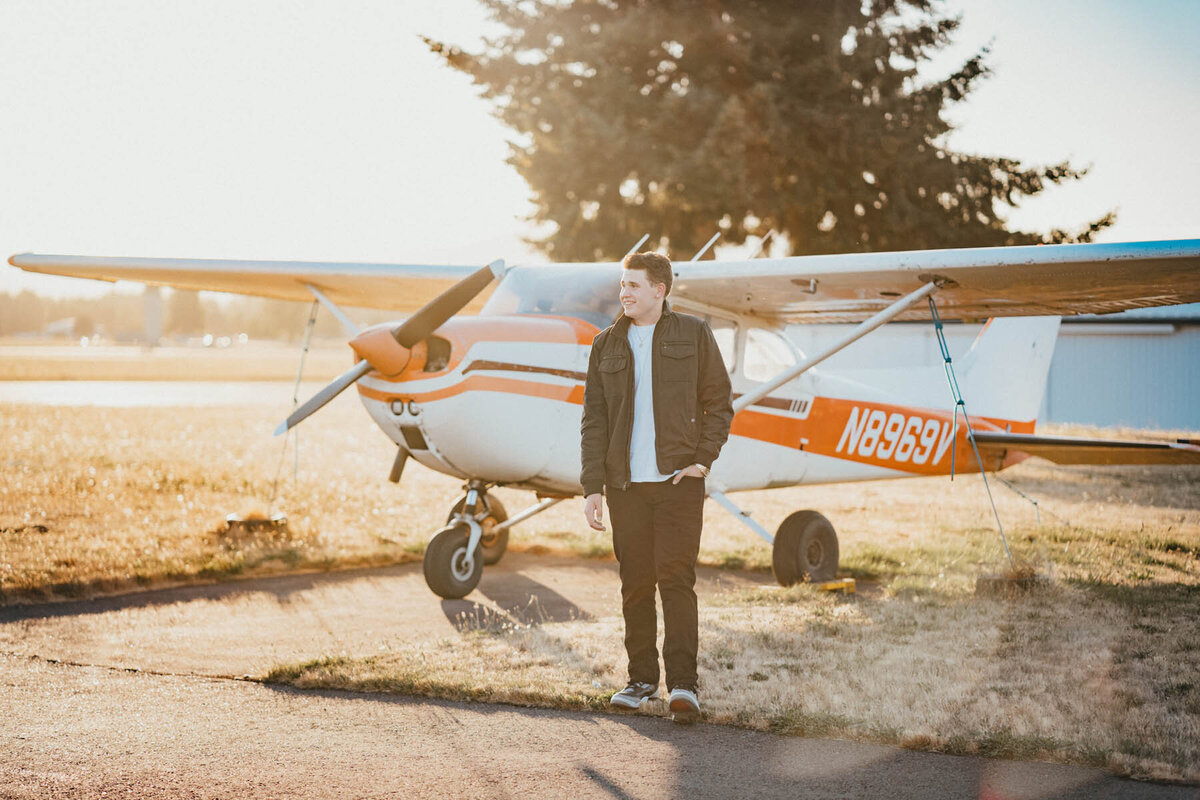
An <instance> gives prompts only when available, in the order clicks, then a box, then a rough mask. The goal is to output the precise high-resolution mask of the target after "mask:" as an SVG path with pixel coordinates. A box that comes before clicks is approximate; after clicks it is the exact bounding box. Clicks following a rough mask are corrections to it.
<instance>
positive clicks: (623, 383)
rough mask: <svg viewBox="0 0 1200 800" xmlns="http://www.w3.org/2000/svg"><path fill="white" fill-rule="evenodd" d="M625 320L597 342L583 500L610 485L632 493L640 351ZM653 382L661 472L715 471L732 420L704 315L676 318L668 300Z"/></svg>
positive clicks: (588, 398)
mask: <svg viewBox="0 0 1200 800" xmlns="http://www.w3.org/2000/svg"><path fill="white" fill-rule="evenodd" d="M629 325H630V320H629V318H628V317H626V316H622V317H621V318H620V319H618V320H617V321H616V322H614V323H613V324H612V325H610V326H609V327H608V328H605V329H604V330H602V331H600V333H598V334H596V338H595V339H593V340H592V354H591V358H590V359H589V361H588V371H587V383H586V384H585V386H584V392H583V422H582V425H581V426H580V431H581V434H582V442H581V448H580V449H581V456H582V461H583V470H582V472H581V474H580V478H579V480H580V483H581V484H583V494H584V496H585V497H586V496H588V495H592V494H598V493H600V492H601V491H602V490H603V488H604V487H605V486H609V487H614V488H618V489H627V488H628V487H629V440H630V437H631V436H632V434H633V349H632V348H631V347H630V346H629V341H628V340H627V338H626V337H627V335H628V331H629ZM652 352H653V356H652V359H653V360H652V362H651V374H652V377H651V381H652V384H653V387H654V437H655V451H656V455H657V457H658V471H659V472H661V473H663V474H664V475H669V474H671V473H672V472H675V471H676V470H679V469H683V468H684V467H687V466H689V465H691V464H703V465H704V466H706V467H708V466H711V465H712V462H713V461H715V460H716V458H717V455H718V454H719V453H720V452H721V447H722V445H724V444H725V440H726V439H728V438H729V426H730V423H731V422H732V421H733V404H732V401H731V396H730V385H729V374H728V373H727V372H726V371H725V363H724V362H723V361H722V360H721V352H720V350H718V349H717V341H716V339H715V338H714V337H713V333H712V330H711V329H710V328H709V327H708V325H707V324H706V323H705V322H704V320H702V319H700V318H699V317H693V316H691V315H689V314H677V313H675V312H674V311H672V310H671V307H670V306H669V305H668V304H667V303H666V302H665V301H664V303H663V314H662V317H661V319H659V321H658V324H657V325H656V326H655V328H654V341H653V351H652Z"/></svg>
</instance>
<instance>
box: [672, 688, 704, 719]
mask: <svg viewBox="0 0 1200 800" xmlns="http://www.w3.org/2000/svg"><path fill="white" fill-rule="evenodd" d="M668 708H669V709H670V711H671V719H673V720H674V721H675V722H678V723H679V724H681V725H692V724H694V723H696V722H699V721H700V701H699V700H698V699H697V698H696V695H695V694H694V693H693V692H690V691H688V690H687V689H672V690H671V701H670V703H669V705H668Z"/></svg>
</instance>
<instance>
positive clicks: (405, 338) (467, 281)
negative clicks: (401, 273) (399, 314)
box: [392, 260, 504, 347]
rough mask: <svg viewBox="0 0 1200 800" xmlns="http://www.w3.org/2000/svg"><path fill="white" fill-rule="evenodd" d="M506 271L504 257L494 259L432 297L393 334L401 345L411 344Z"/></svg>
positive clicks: (410, 345) (433, 329) (422, 337)
mask: <svg viewBox="0 0 1200 800" xmlns="http://www.w3.org/2000/svg"><path fill="white" fill-rule="evenodd" d="M503 274H504V261H503V260H499V261H493V262H492V263H491V264H488V265H487V266H486V267H483V268H482V269H479V270H478V271H476V272H473V273H472V274H470V275H468V276H467V277H465V278H463V279H462V280H461V281H459V282H458V283H456V284H454V285H453V286H451V287H450V288H449V289H447V290H446V291H444V292H442V293H441V294H440V295H438V296H437V297H435V298H433V299H432V300H430V301H429V302H428V303H427V304H426V305H425V307H424V308H422V309H421V310H420V311H418V312H417V313H415V314H413V315H412V316H411V317H409V318H408V319H406V320H405V321H404V323H403V324H402V325H400V327H398V328H396V329H395V330H393V331H392V335H393V336H395V337H396V341H397V342H399V343H400V344H401V345H402V346H404V347H412V346H413V345H414V344H416V343H417V342H419V341H421V340H422V339H424V338H425V337H427V336H428V335H429V334H431V333H433V332H434V331H435V330H437V329H438V328H439V327H441V325H442V323H443V322H445V321H446V320H448V319H450V318H451V317H453V316H454V315H455V314H457V313H458V312H459V311H462V309H463V306H465V305H466V304H467V303H469V302H471V301H472V300H474V299H475V295H477V294H479V293H480V292H482V291H483V290H484V289H485V288H487V285H488V284H489V283H491V282H492V280H493V279H494V278H498V277H500V276H501V275H503Z"/></svg>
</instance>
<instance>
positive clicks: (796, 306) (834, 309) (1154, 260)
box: [671, 239, 1200, 325]
mask: <svg viewBox="0 0 1200 800" xmlns="http://www.w3.org/2000/svg"><path fill="white" fill-rule="evenodd" d="M675 274H676V277H675V283H674V286H673V287H672V289H671V294H672V296H673V297H675V298H677V301H678V303H679V304H680V305H685V306H686V305H688V304H689V303H692V304H695V305H696V306H697V307H700V308H703V307H706V306H707V307H709V308H712V309H721V310H725V311H729V312H733V313H737V314H748V315H753V316H756V317H758V318H760V319H762V320H763V321H764V322H767V323H768V324H770V323H775V324H779V325H785V324H791V323H802V322H861V321H862V320H864V319H866V318H868V317H870V316H871V315H873V314H875V313H876V312H878V311H881V310H883V309H884V308H886V307H887V306H888V305H890V304H891V303H892V302H894V301H895V300H896V299H897V298H899V297H902V296H903V295H906V294H908V293H909V292H912V291H914V290H916V289H919V288H920V287H921V286H922V285H924V284H925V283H927V282H928V281H930V280H934V279H938V280H943V281H945V282H946V284H945V286H944V287H943V288H942V289H941V290H939V291H938V292H937V293H936V294H935V295H934V299H935V300H936V301H937V305H938V311H939V313H940V315H941V316H942V317H944V318H947V319H984V318H987V317H1003V316H1065V315H1072V314H1105V313H1109V312H1114V311H1124V310H1126V309H1130V308H1144V307H1147V306H1162V305H1174V304H1177V303H1194V302H1198V301H1200V239H1188V240H1174V241H1161V242H1128V243H1116V244H1060V245H1045V246H1041V245H1034V246H1021V247H980V248H963V249H955V250H913V251H908V252H894V253H850V254H844V255H821V256H796V257H791V258H777V259H754V260H751V261H723V262H716V261H699V262H692V261H688V262H679V263H676V264H675ZM928 318H929V308H928V305H927V304H925V303H920V304H918V305H916V306H914V307H913V308H911V309H909V310H907V311H905V312H904V313H903V314H901V315H900V316H899V317H897V319H909V320H914V319H915V320H923V319H928Z"/></svg>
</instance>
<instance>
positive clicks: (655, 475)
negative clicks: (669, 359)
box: [628, 322, 674, 483]
mask: <svg viewBox="0 0 1200 800" xmlns="http://www.w3.org/2000/svg"><path fill="white" fill-rule="evenodd" d="M654 328H655V325H634V324H633V323H632V322H631V323H630V324H629V334H628V338H629V347H630V348H631V349H632V350H633V434H632V435H631V436H630V437H629V480H630V481H631V482H632V483H658V482H660V481H665V480H667V479H668V478H671V477H672V475H673V474H674V473H672V475H663V474H662V473H661V472H659V471H658V456H657V455H656V452H655V449H654V386H653V380H652V378H653V372H652V371H653V361H654V359H653V354H654Z"/></svg>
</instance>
